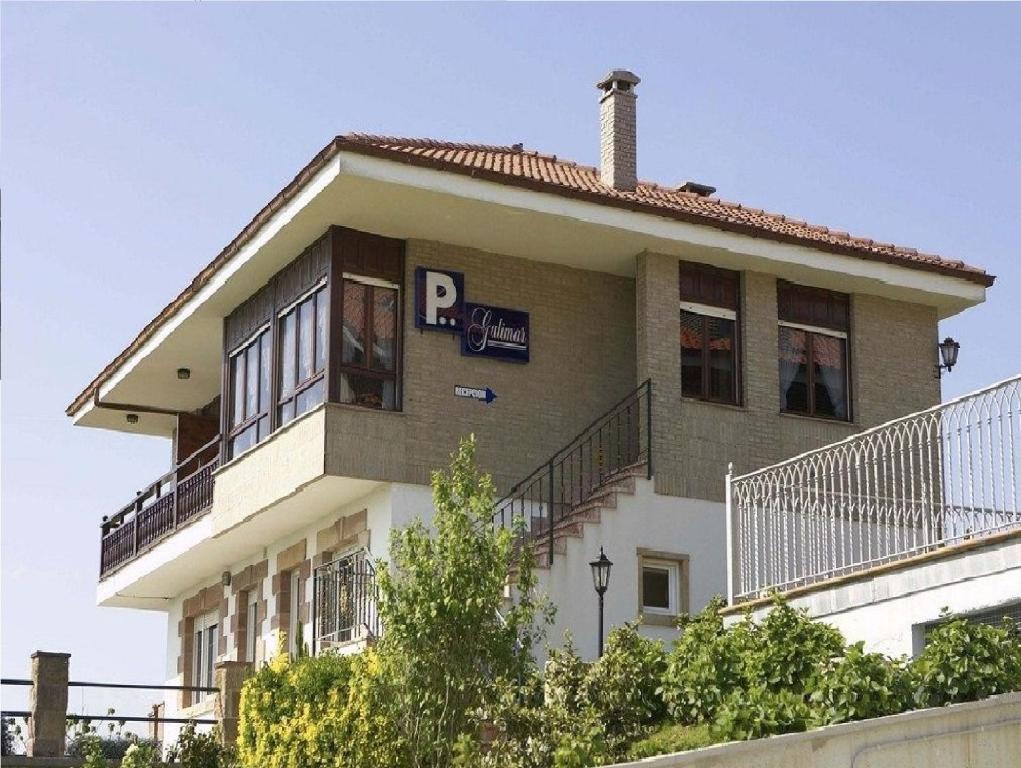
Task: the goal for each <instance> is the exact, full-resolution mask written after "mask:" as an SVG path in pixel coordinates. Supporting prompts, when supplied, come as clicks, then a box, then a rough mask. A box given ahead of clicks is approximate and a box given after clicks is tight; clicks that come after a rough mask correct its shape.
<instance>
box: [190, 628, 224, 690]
mask: <svg viewBox="0 0 1021 768" xmlns="http://www.w3.org/2000/svg"><path fill="white" fill-rule="evenodd" d="M219 620H220V617H219V614H218V613H217V612H216V611H212V612H210V613H207V614H204V615H202V616H197V617H196V618H195V619H194V620H193V621H192V631H193V633H194V635H193V637H192V656H191V684H192V685H194V686H195V687H197V688H212V687H213V686H214V685H215V683H216V678H215V677H214V671H213V670H214V667H215V665H216V654H217V650H218V646H219V644H220V628H219ZM205 695H206V694H200V697H204V696H205Z"/></svg>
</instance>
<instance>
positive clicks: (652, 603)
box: [642, 565, 672, 611]
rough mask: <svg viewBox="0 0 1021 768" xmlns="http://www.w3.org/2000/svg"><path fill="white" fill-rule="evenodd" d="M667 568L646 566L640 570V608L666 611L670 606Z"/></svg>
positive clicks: (668, 572) (668, 570)
mask: <svg viewBox="0 0 1021 768" xmlns="http://www.w3.org/2000/svg"><path fill="white" fill-rule="evenodd" d="M670 577H671V570H670V569H669V568H664V567H659V566H650V565H647V566H645V567H643V568H642V607H643V608H652V609H657V610H661V611H668V610H670V608H671V607H672V606H671V605H670V581H671V579H670Z"/></svg>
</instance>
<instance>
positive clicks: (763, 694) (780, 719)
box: [712, 684, 811, 741]
mask: <svg viewBox="0 0 1021 768" xmlns="http://www.w3.org/2000/svg"><path fill="white" fill-rule="evenodd" d="M810 719H811V712H810V710H809V707H808V703H807V702H806V701H805V697H804V695H802V694H799V693H796V692H794V691H789V690H782V689H781V690H775V689H772V688H768V687H766V686H765V685H761V684H757V685H752V686H750V687H748V688H738V689H735V690H733V691H731V692H730V694H729V695H728V696H727V698H726V699H724V701H723V703H722V704H721V705H720V707H719V709H718V710H717V712H716V719H715V720H714V722H713V725H712V731H713V733H714V734H716V736H717V737H718V738H719V739H720V740H721V741H737V740H742V739H759V738H762V737H763V736H772V735H774V734H779V733H795V732H798V731H804V730H806V729H807V728H808V724H809V721H810Z"/></svg>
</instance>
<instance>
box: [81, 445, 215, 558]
mask: <svg viewBox="0 0 1021 768" xmlns="http://www.w3.org/2000/svg"><path fill="white" fill-rule="evenodd" d="M219 463H220V438H219V436H217V437H216V438H214V439H213V440H210V441H209V442H208V443H206V444H205V445H204V446H202V447H201V448H199V449H198V450H197V451H195V453H193V454H192V455H191V456H189V457H188V458H186V459H185V460H184V461H182V462H180V463H179V464H178V465H177V466H176V467H174V468H173V469H172V470H170V472H168V473H167V474H165V475H163V476H162V477H161V478H159V479H158V480H157V481H156V482H154V483H152V484H151V485H149V486H148V487H146V488H145V490H142V491H139V492H138V494H137V495H136V497H135V500H134V501H133V502H131V503H130V504H128V505H127V506H126V507H124V508H123V509H121V510H120V511H119V512H118V513H117V514H115V515H113V516H112V517H104V518H103V523H102V526H101V540H100V555H99V575H100V576H101V577H102V576H106V575H107V574H109V573H111V572H112V571H114V570H116V569H117V568H119V567H121V566H122V565H124V564H125V563H127V562H129V561H130V560H133V559H134V558H135V557H137V556H138V555H139V554H140V553H141V552H144V551H145V550H146V549H148V548H149V547H151V546H153V545H154V544H156V543H157V542H159V541H160V540H162V539H163V538H164V537H166V536H167V535H169V534H170V533H173V532H174V531H175V530H177V529H178V528H179V527H181V526H182V525H184V524H185V523H187V522H189V521H190V520H192V519H194V518H196V517H198V516H199V515H201V514H202V513H203V512H205V511H206V510H208V509H209V507H210V506H211V505H212V503H213V471H214V470H215V469H216V468H217V466H219Z"/></svg>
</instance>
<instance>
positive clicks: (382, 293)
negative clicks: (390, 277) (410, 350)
mask: <svg viewBox="0 0 1021 768" xmlns="http://www.w3.org/2000/svg"><path fill="white" fill-rule="evenodd" d="M396 352H397V291H394V290H391V289H388V288H380V287H375V288H373V291H372V367H373V368H376V369H379V370H383V371H392V370H394V367H395V366H394V363H395V358H396Z"/></svg>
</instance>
